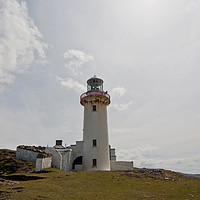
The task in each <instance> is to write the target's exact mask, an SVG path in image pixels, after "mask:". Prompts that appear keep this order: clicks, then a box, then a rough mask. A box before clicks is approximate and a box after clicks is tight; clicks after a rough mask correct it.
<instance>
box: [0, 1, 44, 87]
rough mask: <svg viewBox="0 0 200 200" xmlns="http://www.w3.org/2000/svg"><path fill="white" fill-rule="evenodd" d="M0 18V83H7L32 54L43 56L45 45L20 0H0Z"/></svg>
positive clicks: (33, 55) (27, 62) (25, 66)
mask: <svg viewBox="0 0 200 200" xmlns="http://www.w3.org/2000/svg"><path fill="white" fill-rule="evenodd" d="M0 19H1V20H0V84H10V83H13V82H14V79H15V76H14V74H15V73H22V72H24V71H25V70H26V69H27V68H29V66H30V64H31V63H33V62H34V60H35V59H36V57H40V58H44V57H45V48H46V47H47V46H46V45H45V44H44V43H42V42H41V41H40V38H41V34H40V32H39V31H38V29H37V27H36V26H35V25H34V22H33V21H32V19H31V18H30V17H29V16H28V12H27V7H26V3H25V2H24V1H22V3H21V4H20V3H18V2H17V1H16V0H0ZM1 87H2V86H1Z"/></svg>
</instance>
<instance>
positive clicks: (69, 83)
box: [56, 76, 85, 94]
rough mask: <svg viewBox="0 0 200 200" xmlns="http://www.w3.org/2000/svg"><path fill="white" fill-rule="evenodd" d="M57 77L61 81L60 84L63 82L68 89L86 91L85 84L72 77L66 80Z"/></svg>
mask: <svg viewBox="0 0 200 200" xmlns="http://www.w3.org/2000/svg"><path fill="white" fill-rule="evenodd" d="M56 79H57V81H58V82H59V84H61V85H62V86H63V87H65V88H66V89H68V90H74V91H75V92H77V93H79V94H80V93H82V92H84V91H85V86H84V85H83V84H81V83H79V82H78V81H76V80H74V79H72V78H67V79H66V80H65V79H63V78H61V77H58V76H57V77H56Z"/></svg>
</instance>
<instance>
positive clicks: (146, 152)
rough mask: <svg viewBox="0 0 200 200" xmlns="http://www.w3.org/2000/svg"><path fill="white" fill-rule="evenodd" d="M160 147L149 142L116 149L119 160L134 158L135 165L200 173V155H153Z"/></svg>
mask: <svg viewBox="0 0 200 200" xmlns="http://www.w3.org/2000/svg"><path fill="white" fill-rule="evenodd" d="M157 150H158V149H157V148H156V147H154V146H151V145H149V144H146V145H143V146H140V147H136V148H133V149H118V150H117V149H116V155H117V158H118V159H119V160H132V161H133V162H134V166H135V167H140V168H143V167H146V168H163V169H169V170H173V171H179V172H183V173H199V162H200V156H190V157H180V156H179V157H178V158H163V157H160V158H158V157H157V158H156V157H155V156H154V157H151V154H152V153H153V152H156V151H157Z"/></svg>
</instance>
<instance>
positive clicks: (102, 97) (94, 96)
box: [80, 90, 110, 106]
mask: <svg viewBox="0 0 200 200" xmlns="http://www.w3.org/2000/svg"><path fill="white" fill-rule="evenodd" d="M89 102H91V103H97V102H99V103H100V102H101V103H105V104H106V105H109V104H110V95H109V94H108V93H107V92H104V91H100V90H89V91H87V92H85V93H83V94H82V95H81V96H80V103H81V105H83V106H84V105H85V104H86V103H89Z"/></svg>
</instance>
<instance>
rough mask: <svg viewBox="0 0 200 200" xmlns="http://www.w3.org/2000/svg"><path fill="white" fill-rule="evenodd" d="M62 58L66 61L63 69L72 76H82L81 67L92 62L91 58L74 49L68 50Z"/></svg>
mask: <svg viewBox="0 0 200 200" xmlns="http://www.w3.org/2000/svg"><path fill="white" fill-rule="evenodd" d="M64 58H65V59H66V61H67V63H66V64H65V67H66V68H67V69H68V70H69V72H70V74H71V75H73V76H79V75H82V74H83V72H82V66H84V65H85V64H86V63H88V62H90V61H93V60H94V58H93V56H91V55H88V54H86V53H84V52H82V51H79V50H75V49H70V50H68V51H67V52H65V53H64Z"/></svg>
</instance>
